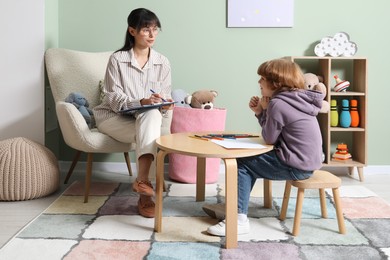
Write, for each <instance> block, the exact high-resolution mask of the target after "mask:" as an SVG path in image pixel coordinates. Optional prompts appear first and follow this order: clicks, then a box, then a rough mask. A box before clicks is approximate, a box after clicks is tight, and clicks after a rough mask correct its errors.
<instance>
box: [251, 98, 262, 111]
mask: <svg viewBox="0 0 390 260" xmlns="http://www.w3.org/2000/svg"><path fill="white" fill-rule="evenodd" d="M249 108H250V109H251V110H252V111H253V112H255V114H256V116H257V115H259V114H260V113H261V112H262V111H263V108H262V107H261V102H260V98H259V97H258V96H253V97H251V99H250V100H249Z"/></svg>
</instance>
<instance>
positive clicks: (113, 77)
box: [93, 49, 171, 125]
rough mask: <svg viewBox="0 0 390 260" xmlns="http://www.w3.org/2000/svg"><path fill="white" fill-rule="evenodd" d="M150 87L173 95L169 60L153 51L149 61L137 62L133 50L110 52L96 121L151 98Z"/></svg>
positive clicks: (95, 111) (166, 94) (166, 96)
mask: <svg viewBox="0 0 390 260" xmlns="http://www.w3.org/2000/svg"><path fill="white" fill-rule="evenodd" d="M151 89H152V90H153V91H154V92H156V93H159V94H161V95H162V96H163V97H164V98H171V66H170V63H169V61H168V59H167V58H166V57H165V56H163V55H161V54H160V53H158V52H156V51H155V50H153V49H151V50H150V56H149V60H148V62H147V63H146V64H145V66H144V67H143V68H141V67H140V66H139V65H138V62H137V60H136V58H135V56H134V52H133V49H131V50H130V51H120V52H116V53H114V54H112V55H111V57H110V59H109V61H108V65H107V71H106V76H105V79H104V88H103V91H104V95H105V97H104V99H103V101H102V103H101V104H100V105H98V106H96V107H95V108H94V109H93V113H94V116H95V119H96V122H97V124H98V125H99V123H101V122H102V121H104V120H107V119H109V118H112V117H114V116H117V112H118V111H119V110H122V109H128V108H130V107H132V106H139V105H141V104H140V100H141V99H142V98H149V97H150V95H151Z"/></svg>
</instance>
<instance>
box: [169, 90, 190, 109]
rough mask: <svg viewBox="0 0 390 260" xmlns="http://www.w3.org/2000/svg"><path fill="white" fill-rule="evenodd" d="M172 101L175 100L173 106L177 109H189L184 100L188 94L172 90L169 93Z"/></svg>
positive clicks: (183, 91)
mask: <svg viewBox="0 0 390 260" xmlns="http://www.w3.org/2000/svg"><path fill="white" fill-rule="evenodd" d="M171 96H172V99H173V100H175V102H177V103H175V106H178V107H190V105H189V104H187V103H186V102H185V98H186V97H187V96H188V93H187V92H186V91H185V90H183V89H174V90H172V92H171Z"/></svg>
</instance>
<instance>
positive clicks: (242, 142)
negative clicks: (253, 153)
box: [211, 138, 266, 149]
mask: <svg viewBox="0 0 390 260" xmlns="http://www.w3.org/2000/svg"><path fill="white" fill-rule="evenodd" d="M211 141H212V142H213V143H216V144H218V145H220V146H222V147H225V148H227V149H263V148H266V147H265V146H264V145H262V144H260V143H259V141H260V140H259V139H258V138H237V139H227V138H225V139H223V140H216V139H211Z"/></svg>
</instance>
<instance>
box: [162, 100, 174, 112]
mask: <svg viewBox="0 0 390 260" xmlns="http://www.w3.org/2000/svg"><path fill="white" fill-rule="evenodd" d="M166 102H173V99H171V98H168V99H166ZM174 106H175V104H170V105H166V106H162V107H161V108H162V109H163V110H170V109H173V107H174Z"/></svg>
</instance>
